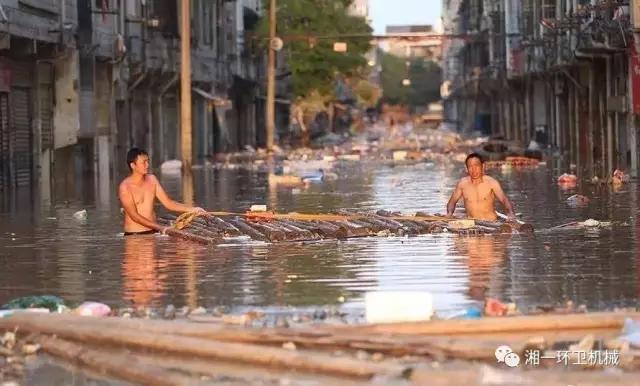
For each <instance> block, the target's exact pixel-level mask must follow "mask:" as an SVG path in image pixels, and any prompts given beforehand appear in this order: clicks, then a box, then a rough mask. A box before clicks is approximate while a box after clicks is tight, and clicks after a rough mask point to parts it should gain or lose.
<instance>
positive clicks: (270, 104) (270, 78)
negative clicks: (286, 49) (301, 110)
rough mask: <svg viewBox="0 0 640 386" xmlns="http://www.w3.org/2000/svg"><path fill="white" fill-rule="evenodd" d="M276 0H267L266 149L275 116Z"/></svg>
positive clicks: (269, 149)
mask: <svg viewBox="0 0 640 386" xmlns="http://www.w3.org/2000/svg"><path fill="white" fill-rule="evenodd" d="M275 38H276V0H271V1H269V62H268V64H267V151H269V152H270V151H272V150H273V139H274V138H273V137H274V132H275V126H276V122H275V118H276V106H275V99H276V50H275V47H274V41H275Z"/></svg>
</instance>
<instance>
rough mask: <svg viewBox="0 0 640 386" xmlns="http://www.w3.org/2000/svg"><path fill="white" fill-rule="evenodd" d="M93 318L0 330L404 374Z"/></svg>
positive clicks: (357, 372) (341, 371) (30, 319)
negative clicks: (103, 323) (104, 324)
mask: <svg viewBox="0 0 640 386" xmlns="http://www.w3.org/2000/svg"><path fill="white" fill-rule="evenodd" d="M92 319H93V318H86V319H85V321H83V320H82V319H81V318H78V321H77V322H74V323H69V322H67V323H61V322H56V320H55V318H52V317H51V316H50V315H26V314H25V315H14V316H12V317H11V318H6V319H1V320H0V328H3V329H6V330H10V329H15V328H17V329H18V330H20V331H28V332H33V333H41V334H48V335H56V336H57V337H60V338H63V339H70V340H74V341H81V342H84V343H92V344H95V345H104V344H106V345H116V346H121V345H124V346H127V347H130V348H135V349H141V350H152V351H159V352H166V353H171V354H175V355H184V356H190V357H194V356H195V357H201V358H217V359H220V360H228V361H232V362H240V363H248V364H253V365H260V366H267V367H269V366H270V367H278V368H287V369H292V370H301V371H309V372H318V373H324V374H331V375H338V376H346V377H354V378H364V379H370V378H372V377H374V376H376V375H389V376H400V375H401V374H402V373H403V372H404V371H405V370H406V369H405V368H404V367H403V366H396V365H391V364H375V363H370V362H365V361H360V360H355V359H350V358H336V357H333V356H329V355H326V354H317V353H311V352H299V351H290V350H285V349H280V348H272V347H263V346H258V345H253V344H244V343H228V342H220V341H216V342H212V341H208V340H204V339H200V338H192V337H186V336H179V335H169V334H154V333H150V332H147V331H134V330H130V329H124V328H96V327H95V325H94V323H93V320H92Z"/></svg>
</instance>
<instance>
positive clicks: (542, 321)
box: [317, 312, 640, 335]
mask: <svg viewBox="0 0 640 386" xmlns="http://www.w3.org/2000/svg"><path fill="white" fill-rule="evenodd" d="M625 318H633V319H640V312H593V313H587V314H562V315H534V316H510V317H486V318H482V319H479V320H442V321H438V320H436V321H430V322H414V323H389V324H372V325H366V326H328V327H318V328H317V330H318V331H335V332H337V331H339V332H341V333H345V332H347V331H352V332H353V333H356V332H357V333H360V334H363V333H376V334H412V335H452V334H486V333H503V332H531V331H548V330H555V331H559V330H578V329H579V330H590V329H605V328H615V329H621V328H622V327H623V326H624V320H625Z"/></svg>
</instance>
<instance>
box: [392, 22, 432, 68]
mask: <svg viewBox="0 0 640 386" xmlns="http://www.w3.org/2000/svg"><path fill="white" fill-rule="evenodd" d="M386 35H387V36H389V37H393V36H394V35H396V36H397V37H398V38H397V39H389V41H388V43H387V51H388V52H389V53H390V54H393V55H396V56H400V57H403V58H424V59H425V60H431V61H434V62H436V63H440V61H441V59H442V39H441V37H440V36H438V34H437V33H436V32H435V31H434V28H433V26H431V25H390V26H387V28H386Z"/></svg>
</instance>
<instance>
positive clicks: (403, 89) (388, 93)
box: [381, 53, 442, 108]
mask: <svg viewBox="0 0 640 386" xmlns="http://www.w3.org/2000/svg"><path fill="white" fill-rule="evenodd" d="M405 78H407V79H409V80H410V81H411V85H409V86H404V85H403V84H402V81H403V79H405ZM381 83H382V89H383V99H384V101H385V102H387V103H391V104H401V105H406V106H410V107H412V108H415V107H419V106H424V107H426V105H427V104H429V103H431V102H435V101H437V100H439V99H440V84H441V83H442V69H441V68H440V66H438V65H437V64H436V63H434V62H432V61H429V60H424V59H421V58H414V59H410V63H409V66H408V68H407V64H406V59H405V58H401V57H398V56H395V55H391V54H388V53H383V54H382V74H381Z"/></svg>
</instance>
